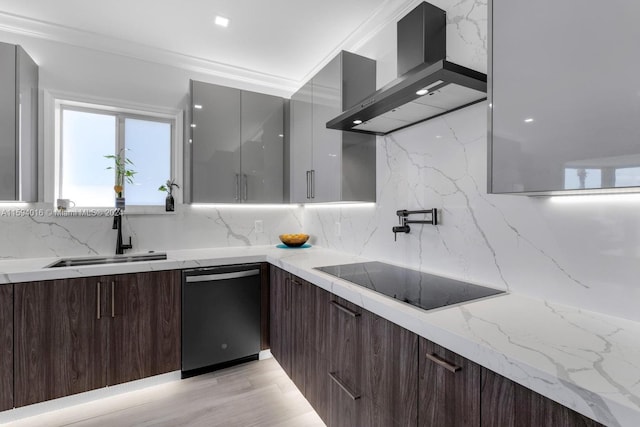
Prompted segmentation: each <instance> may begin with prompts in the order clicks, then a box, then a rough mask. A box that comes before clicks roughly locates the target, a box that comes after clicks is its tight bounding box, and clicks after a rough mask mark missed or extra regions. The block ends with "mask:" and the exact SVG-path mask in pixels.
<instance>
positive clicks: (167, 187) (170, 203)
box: [158, 179, 180, 212]
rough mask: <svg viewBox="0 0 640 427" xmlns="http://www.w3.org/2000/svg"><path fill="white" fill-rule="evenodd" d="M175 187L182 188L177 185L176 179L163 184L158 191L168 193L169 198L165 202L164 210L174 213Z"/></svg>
mask: <svg viewBox="0 0 640 427" xmlns="http://www.w3.org/2000/svg"><path fill="white" fill-rule="evenodd" d="M173 187H176V188H180V186H179V185H178V184H176V182H175V180H174V179H168V180H167V182H166V183H164V184H162V185H161V186H160V187H159V188H158V191H164V192H166V193H167V198H166V199H165V201H164V209H165V211H167V212H173V211H174V210H175V200H174V199H173Z"/></svg>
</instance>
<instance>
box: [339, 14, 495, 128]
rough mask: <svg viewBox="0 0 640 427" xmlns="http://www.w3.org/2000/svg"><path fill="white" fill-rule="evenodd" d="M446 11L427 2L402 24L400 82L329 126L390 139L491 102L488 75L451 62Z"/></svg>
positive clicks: (401, 21) (399, 33)
mask: <svg viewBox="0 0 640 427" xmlns="http://www.w3.org/2000/svg"><path fill="white" fill-rule="evenodd" d="M446 20H447V16H446V12H445V11H444V10H442V9H439V8H437V7H435V6H433V5H431V4H429V3H426V2H423V3H421V4H420V5H419V6H418V7H416V8H415V9H413V10H412V11H411V12H409V13H408V14H407V15H406V16H404V17H403V18H402V19H401V20H400V21H398V27H397V31H398V75H399V77H398V78H397V79H395V80H394V81H392V82H391V83H389V84H388V85H386V86H384V87H383V88H381V89H379V90H378V91H376V92H375V93H374V94H373V95H371V96H369V97H368V98H366V99H365V100H363V101H362V102H360V103H358V104H356V105H355V106H354V107H352V108H350V109H349V110H347V111H344V112H343V113H342V114H340V115H339V116H338V117H336V118H334V119H332V120H330V121H329V122H327V128H330V129H338V130H344V131H352V132H361V133H368V134H374V135H386V134H388V133H391V132H394V131H396V130H399V129H403V128H405V127H408V126H412V125H414V124H416V123H420V122H423V121H425V120H429V119H432V118H434V117H438V116H441V115H443V114H446V113H449V112H451V111H455V110H459V109H461V108H464V107H467V106H469V105H472V104H475V103H478V102H481V101H484V100H485V99H487V75H486V74H483V73H480V72H478V71H475V70H471V69H469V68H466V67H463V66H461V65H457V64H454V63H451V62H449V61H447V60H446V59H445V57H446Z"/></svg>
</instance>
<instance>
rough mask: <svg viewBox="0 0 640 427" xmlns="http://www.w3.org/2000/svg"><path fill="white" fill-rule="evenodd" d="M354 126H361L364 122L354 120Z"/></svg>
mask: <svg viewBox="0 0 640 427" xmlns="http://www.w3.org/2000/svg"><path fill="white" fill-rule="evenodd" d="M353 124H354V125H361V124H362V120H354V121H353Z"/></svg>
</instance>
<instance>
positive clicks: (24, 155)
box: [0, 43, 38, 202]
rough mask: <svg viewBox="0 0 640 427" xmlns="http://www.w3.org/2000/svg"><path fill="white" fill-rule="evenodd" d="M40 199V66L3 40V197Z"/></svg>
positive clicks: (0, 46) (0, 128)
mask: <svg viewBox="0 0 640 427" xmlns="http://www.w3.org/2000/svg"><path fill="white" fill-rule="evenodd" d="M37 199H38V66H37V65H36V63H35V62H34V61H33V59H31V57H30V56H29V55H28V54H27V53H26V52H25V51H24V49H22V47H20V46H16V45H12V44H7V43H0V200H19V201H24V202H34V201H36V200H37Z"/></svg>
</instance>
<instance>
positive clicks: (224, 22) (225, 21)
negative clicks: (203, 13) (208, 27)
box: [214, 15, 229, 28]
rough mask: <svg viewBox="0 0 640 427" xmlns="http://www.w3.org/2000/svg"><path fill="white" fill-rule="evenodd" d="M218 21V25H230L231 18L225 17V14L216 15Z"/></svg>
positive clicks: (216, 21)
mask: <svg viewBox="0 0 640 427" xmlns="http://www.w3.org/2000/svg"><path fill="white" fill-rule="evenodd" d="M214 22H215V23H216V25H220V26H221V27H225V28H226V27H228V26H229V18H225V17H223V16H220V15H218V16H216V19H215V21H214Z"/></svg>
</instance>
